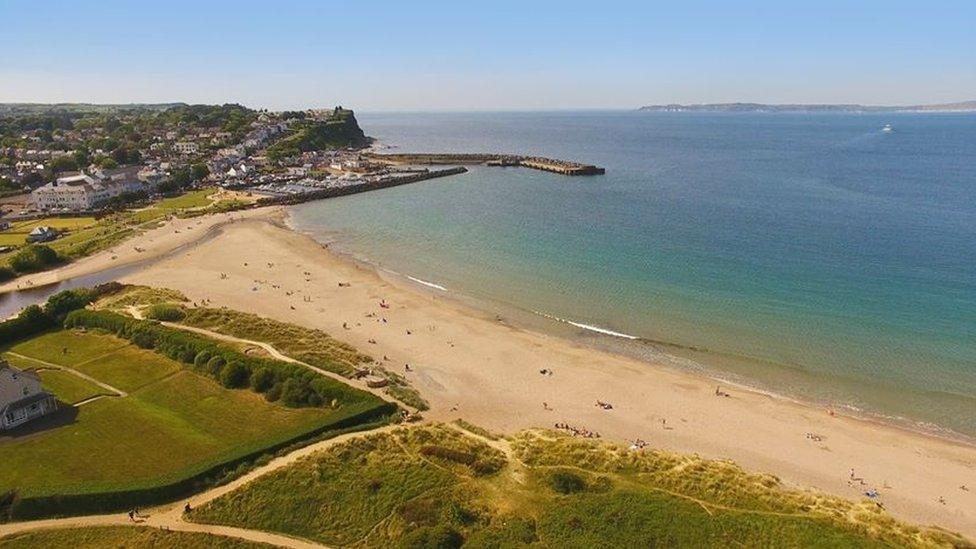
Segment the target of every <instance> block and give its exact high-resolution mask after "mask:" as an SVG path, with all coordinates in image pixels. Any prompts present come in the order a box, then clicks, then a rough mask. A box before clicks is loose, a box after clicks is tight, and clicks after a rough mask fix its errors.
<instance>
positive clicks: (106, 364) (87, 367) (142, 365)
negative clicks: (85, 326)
mask: <svg viewBox="0 0 976 549" xmlns="http://www.w3.org/2000/svg"><path fill="white" fill-rule="evenodd" d="M89 337H104V336H89ZM73 368H74V369H75V370H78V371H79V372H81V373H83V374H86V375H90V376H92V377H93V378H95V379H97V380H99V381H101V382H103V383H108V384H109V385H111V386H113V387H116V388H118V389H121V390H123V391H126V392H131V391H135V390H136V389H139V388H140V387H145V386H147V385H150V384H152V383H155V382H156V381H158V380H160V379H163V378H165V377H166V376H168V375H170V374H173V373H175V372H178V371H180V369H181V368H182V366H181V365H180V364H177V363H176V362H173V361H172V360H170V359H168V358H166V357H164V356H160V355H158V354H156V353H154V352H152V351H147V350H145V349H139V348H137V347H133V346H126V347H122V348H121V349H118V350H116V351H112V352H110V353H108V354H106V355H102V356H100V357H98V358H96V359H94V360H90V361H88V362H82V363H79V364H75V365H74V366H73Z"/></svg>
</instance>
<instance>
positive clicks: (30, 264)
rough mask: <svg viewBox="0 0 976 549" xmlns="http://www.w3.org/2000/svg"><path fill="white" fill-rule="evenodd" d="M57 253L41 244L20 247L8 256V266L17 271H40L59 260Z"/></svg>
mask: <svg viewBox="0 0 976 549" xmlns="http://www.w3.org/2000/svg"><path fill="white" fill-rule="evenodd" d="M60 259H61V258H60V257H58V253H57V252H56V251H54V250H52V249H51V248H49V247H47V246H44V245H42V244H36V245H30V246H27V247H25V248H21V250H20V251H19V252H17V253H16V255H14V256H13V257H11V258H10V267H11V268H12V269H13V270H15V271H17V272H18V273H31V272H34V271H40V270H42V269H45V268H47V267H49V266H51V265H54V264H55V263H58V262H59V261H60Z"/></svg>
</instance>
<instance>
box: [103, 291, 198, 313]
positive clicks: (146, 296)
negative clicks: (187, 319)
mask: <svg viewBox="0 0 976 549" xmlns="http://www.w3.org/2000/svg"><path fill="white" fill-rule="evenodd" d="M188 301H189V300H188V299H187V298H186V296H184V295H183V294H182V293H181V292H178V291H176V290H170V289H168V288H150V287H148V286H126V287H125V288H124V289H122V290H121V291H118V292H115V293H112V294H109V295H106V296H105V297H102V298H101V299H100V300H99V301H98V302H97V303H96V306H97V307H98V308H100V309H113V310H120V311H121V310H124V309H126V308H127V307H133V306H134V307H146V306H151V305H163V304H170V303H172V304H180V303H186V302H188Z"/></svg>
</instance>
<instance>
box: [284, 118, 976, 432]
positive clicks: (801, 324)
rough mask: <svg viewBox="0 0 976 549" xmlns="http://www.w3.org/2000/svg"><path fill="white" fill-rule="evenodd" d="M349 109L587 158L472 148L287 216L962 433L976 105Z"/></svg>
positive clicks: (439, 140)
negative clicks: (520, 157)
mask: <svg viewBox="0 0 976 549" xmlns="http://www.w3.org/2000/svg"><path fill="white" fill-rule="evenodd" d="M360 122H361V124H362V125H363V127H364V129H365V130H366V132H367V133H368V134H369V135H372V136H375V137H377V138H378V139H379V140H380V141H381V143H383V144H385V145H387V146H393V147H395V148H394V149H392V151H418V152H419V151H469V152H480V151H497V152H514V153H535V154H544V155H548V156H554V157H559V158H566V159H572V160H579V161H584V162H589V163H595V164H598V165H601V166H604V167H606V168H607V174H606V175H605V176H602V177H581V178H570V177H565V176H558V175H554V174H548V173H542V172H535V171H530V170H524V169H517V168H476V169H474V170H472V172H471V173H469V174H466V175H463V176H459V177H452V178H447V179H443V180H436V181H430V182H424V183H420V184H415V185H409V186H405V187H400V188H395V189H390V190H386V191H382V192H375V193H366V194H363V195H357V196H352V197H347V198H342V199H337V200H328V201H321V202H316V203H311V204H306V205H303V206H300V207H298V208H296V209H295V211H294V222H295V224H296V225H297V226H298V227H299V228H302V229H306V230H309V231H310V232H312V233H313V234H316V235H318V236H319V237H320V238H322V239H326V240H330V241H335V242H336V245H337V246H338V247H340V248H342V249H345V250H348V251H350V252H352V253H356V254H358V255H361V256H364V257H368V258H369V259H371V260H373V261H376V262H379V263H381V264H383V265H385V266H388V267H390V268H392V269H394V270H397V271H399V272H402V273H405V274H409V275H412V276H415V277H418V278H422V279H424V280H429V281H432V282H435V283H437V284H441V285H444V286H446V287H448V288H449V289H451V290H452V291H457V292H460V293H462V294H467V295H471V296H474V297H480V298H486V299H489V300H492V301H496V302H502V303H507V304H510V305H512V306H517V307H520V308H522V309H525V310H527V311H539V312H543V313H546V314H551V315H555V316H558V317H562V318H566V319H572V320H574V321H577V322H581V323H585V324H590V325H595V326H601V327H604V328H608V329H611V330H614V331H618V332H622V333H626V334H632V335H635V336H639V337H641V338H646V339H648V340H653V341H659V342H668V343H672V344H675V345H677V346H683V347H694V348H697V349H703V350H705V351H707V352H705V353H693V355H694V356H693V358H695V360H697V361H699V362H701V363H703V364H704V365H705V366H707V367H710V368H713V369H716V370H719V371H722V372H726V373H727V374H729V375H731V376H734V377H735V378H736V379H741V380H745V381H747V382H749V383H753V384H756V385H759V386H762V387H766V388H770V389H774V390H777V391H780V392H784V393H788V394H791V395H795V396H798V397H802V398H806V399H813V400H817V401H823V402H831V403H834V404H847V405H851V406H855V407H857V408H860V409H863V410H865V411H869V412H875V413H882V414H886V415H891V416H899V417H905V418H911V419H912V420H916V421H921V422H927V423H932V424H935V425H939V426H943V427H948V428H951V429H953V430H955V431H957V432H961V433H965V434H969V435H974V434H976V115H961V114H956V115H942V114H931V115H920V114H898V115H874V114H872V115H840V114H812V115H787V114H728V115H722V114H691V113H656V114H649V113H636V112H609V113H608V112H572V113H467V114H373V115H362V116H361V117H360ZM886 123H891V124H892V125H893V127H894V131H893V132H890V133H884V132H882V131H881V128H882V127H883V126H884V125H885V124H886Z"/></svg>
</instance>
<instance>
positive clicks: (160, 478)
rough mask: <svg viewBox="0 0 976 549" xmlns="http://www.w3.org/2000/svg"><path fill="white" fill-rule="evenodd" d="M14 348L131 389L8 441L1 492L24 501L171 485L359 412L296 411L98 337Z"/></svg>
mask: <svg viewBox="0 0 976 549" xmlns="http://www.w3.org/2000/svg"><path fill="white" fill-rule="evenodd" d="M65 347H66V348H67V350H68V352H67V353H62V349H63V348H65ZM14 349H15V351H16V352H19V353H21V354H23V355H26V356H30V357H38V358H42V359H43V360H46V361H47V362H51V363H54V364H56V365H64V366H70V367H72V368H75V369H77V370H79V371H83V372H85V373H87V374H88V375H91V376H92V377H94V378H96V379H98V380H100V381H103V382H105V383H109V384H111V385H113V386H116V387H118V388H120V389H123V390H127V391H130V392H129V395H128V396H126V397H124V398H117V397H116V398H106V399H101V400H97V401H94V402H92V403H89V404H86V405H85V406H82V407H79V408H77V409H74V411H73V412H71V414H70V415H68V416H64V415H63V414H65V413H67V411H66V410H65V411H62V412H59V413H58V414H55V415H52V416H48V417H45V418H41V419H38V420H35V421H34V422H32V426H31V429H32V430H34V431H35V432H34V433H33V434H31V436H17V434H16V433H12V434H11V435H9V436H3V437H0V460H2V461H3V463H4V464H5V467H3V468H0V492H6V491H8V490H17V491H19V493H20V495H21V496H46V495H52V494H83V493H98V492H108V491H117V490H126V489H137V488H145V487H152V486H160V485H165V484H168V483H172V482H176V481H178V480H181V479H183V478H187V477H190V476H192V475H194V474H197V473H199V472H202V471H206V470H208V469H209V468H211V467H213V466H214V465H217V464H220V463H224V462H227V461H230V460H232V459H235V458H236V457H238V456H243V455H249V454H251V453H254V452H258V451H260V450H261V449H263V448H266V447H269V446H272V445H274V444H277V443H280V442H284V441H288V440H291V439H293V438H296V437H300V436H302V435H303V433H308V432H312V431H315V430H317V429H320V428H322V427H324V426H328V425H330V424H331V423H332V422H333V421H334V420H335V418H337V417H344V416H342V414H343V413H344V412H349V411H351V410H353V408H356V406H359V405H358V404H357V405H352V407H351V408H348V409H344V408H346V407H342V408H340V409H338V410H330V409H323V408H301V409H294V408H287V407H285V406H283V405H280V404H277V403H269V402H267V401H265V400H264V398H262V397H261V396H260V395H259V394H256V393H254V392H252V391H250V390H247V389H242V390H232V389H226V388H224V387H222V386H221V385H219V384H218V383H217V382H215V381H213V380H212V379H210V378H208V377H205V376H202V375H199V374H197V373H195V372H193V371H192V370H190V369H186V368H183V367H182V366H181V365H180V364H178V363H176V362H174V361H171V360H169V359H168V358H165V357H163V356H160V355H156V354H154V353H152V352H150V351H146V350H143V349H138V348H136V347H134V346H132V345H128V344H126V343H125V342H124V341H122V340H119V339H118V338H115V337H114V336H110V335H103V334H97V333H94V332H86V333H83V332H77V331H69V330H62V331H57V332H52V333H48V334H45V335H43V336H40V337H38V338H35V339H32V340H28V341H26V342H24V343H20V344H18V345H16V346H15V347H14ZM371 404H372V402H365V403H363V406H367V405H371ZM65 417H67V418H68V421H65V419H64V418H65Z"/></svg>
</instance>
